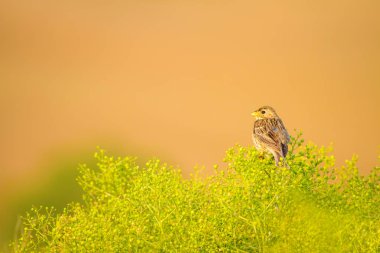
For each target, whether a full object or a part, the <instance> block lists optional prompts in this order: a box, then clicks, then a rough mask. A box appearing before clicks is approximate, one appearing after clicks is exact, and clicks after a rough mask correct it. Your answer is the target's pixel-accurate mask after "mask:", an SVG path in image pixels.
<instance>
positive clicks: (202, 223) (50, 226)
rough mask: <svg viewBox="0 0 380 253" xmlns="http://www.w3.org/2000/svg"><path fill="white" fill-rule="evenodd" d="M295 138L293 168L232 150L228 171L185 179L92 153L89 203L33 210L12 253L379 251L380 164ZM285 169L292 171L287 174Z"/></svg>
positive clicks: (83, 179) (165, 169) (155, 163)
mask: <svg viewBox="0 0 380 253" xmlns="http://www.w3.org/2000/svg"><path fill="white" fill-rule="evenodd" d="M330 153H331V150H330V149H328V148H324V147H317V146H315V145H312V144H308V145H303V140H301V139H300V135H297V137H295V138H292V144H291V147H290V152H289V155H288V159H287V166H285V167H275V166H274V162H273V160H272V158H271V157H269V156H263V155H262V154H260V153H258V152H257V151H256V150H255V149H254V148H251V147H241V146H235V147H233V148H231V149H229V150H228V151H227V155H226V158H225V162H226V164H227V168H226V169H218V168H217V166H215V173H214V175H213V176H210V177H207V178H200V177H198V176H193V177H192V178H191V179H183V178H182V176H181V173H180V171H179V170H177V169H174V168H173V167H170V166H168V165H167V164H165V163H162V162H160V161H159V160H151V161H149V162H147V163H146V165H145V166H144V167H143V168H141V167H139V166H138V165H137V163H136V159H135V158H131V157H126V158H116V159H115V158H113V157H110V156H107V155H106V154H105V152H104V151H103V150H100V151H99V152H98V153H96V154H95V158H96V159H97V161H98V168H97V169H90V168H88V167H87V166H86V165H83V166H81V167H80V174H81V175H80V177H79V178H78V182H79V184H80V186H81V187H82V188H83V190H84V195H83V198H84V204H71V205H69V206H68V207H67V208H66V209H65V210H64V211H63V212H62V213H58V214H57V213H55V211H54V209H52V208H38V209H36V208H34V209H32V212H31V213H29V214H27V215H26V217H25V218H24V228H23V230H22V231H21V235H20V238H19V239H18V240H16V241H15V242H14V243H13V244H12V249H13V251H14V252H158V251H159V252H379V251H380V211H379V210H380V168H379V167H377V168H374V169H373V170H372V172H371V173H370V175H368V176H365V177H364V176H360V175H359V174H358V170H357V167H356V165H355V162H356V158H355V157H354V158H353V159H352V160H351V161H348V162H347V164H346V166H345V167H343V168H340V169H335V168H334V157H333V156H331V155H330ZM287 167H288V168H287Z"/></svg>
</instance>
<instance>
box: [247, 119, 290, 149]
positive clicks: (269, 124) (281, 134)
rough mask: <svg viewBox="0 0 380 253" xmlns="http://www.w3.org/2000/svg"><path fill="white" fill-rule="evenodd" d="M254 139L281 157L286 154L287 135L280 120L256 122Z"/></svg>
mask: <svg viewBox="0 0 380 253" xmlns="http://www.w3.org/2000/svg"><path fill="white" fill-rule="evenodd" d="M254 133H255V135H256V138H258V140H259V141H260V142H262V143H263V144H265V145H266V146H268V148H270V149H272V150H273V151H275V152H276V153H279V154H282V155H283V156H285V155H286V153H287V149H288V148H287V144H288V142H289V134H288V132H287V131H286V129H285V127H284V125H283V123H282V121H281V120H280V119H267V120H263V121H261V122H258V124H257V125H255V131H254Z"/></svg>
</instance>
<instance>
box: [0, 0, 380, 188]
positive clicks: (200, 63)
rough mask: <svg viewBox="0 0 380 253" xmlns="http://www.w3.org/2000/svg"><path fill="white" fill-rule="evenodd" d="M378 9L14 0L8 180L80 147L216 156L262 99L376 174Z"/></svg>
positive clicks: (5, 111) (8, 19)
mask: <svg viewBox="0 0 380 253" xmlns="http://www.w3.org/2000/svg"><path fill="white" fill-rule="evenodd" d="M379 13H380V2H379V1H378V0H372V1H369V0H360V1H359V0H346V1H324V0H322V1H301V0H299V1H253V0H250V1H227V0H221V1H214V0H210V1H208V0H203V1H201V0H195V1H187V0H182V1H174V0H155V1H154V0H139V1H128V0H126V1H118V0H115V1H113V0H110V1H85V0H77V1H51V0H41V1H12V0H2V1H1V2H0V88H1V92H0V116H1V125H0V140H1V141H0V167H1V172H0V176H1V180H0V184H2V187H0V191H3V193H2V194H3V195H4V194H5V195H6V194H10V192H12V191H14V190H15V189H17V188H18V187H19V185H20V182H27V181H28V180H29V179H30V178H31V177H30V176H31V175H37V174H35V173H34V171H37V170H36V168H38V166H39V165H40V164H43V163H44V160H45V159H46V157H47V156H49V154H50V152H52V151H51V150H55V152H58V153H59V152H60V150H64V152H75V148H74V147H78V146H87V147H90V148H91V149H93V150H95V146H96V145H100V146H103V147H105V148H108V147H114V146H117V148H118V150H120V151H121V153H122V154H125V155H127V154H129V153H133V154H134V155H141V156H144V157H151V156H159V157H163V158H164V159H165V160H167V161H170V162H172V163H173V164H178V165H179V166H181V167H182V168H184V170H186V171H188V170H189V169H191V168H192V167H193V166H194V165H196V164H201V165H202V164H204V165H206V166H210V165H212V164H214V163H218V162H220V161H221V159H222V157H223V156H224V151H225V150H226V149H227V148H228V147H231V146H232V145H234V144H235V143H240V144H243V145H250V144H251V136H250V133H251V127H252V124H253V119H252V118H251V116H250V112H251V111H252V110H253V109H256V108H257V107H258V106H260V105H272V106H273V107H275V108H276V109H277V111H278V113H279V115H280V116H281V117H282V118H283V120H284V122H285V124H286V126H287V128H288V129H289V130H290V132H292V131H291V130H292V129H294V128H297V129H302V130H303V131H304V137H305V139H307V140H311V141H314V142H315V143H317V144H324V145H328V144H329V143H331V142H333V143H334V147H335V154H336V157H337V158H338V162H339V164H342V163H343V161H344V159H348V158H350V157H351V155H352V154H353V153H356V154H358V155H359V158H360V160H359V165H360V170H361V171H362V172H364V173H365V172H368V171H369V169H370V168H371V167H372V166H374V165H375V164H376V163H377V155H378V154H379V144H380V131H379V129H380V113H379V107H380V103H379V100H380V15H379ZM62 152H63V151H62ZM25 175H28V177H27V178H26V179H25V177H24V176H25ZM38 175H41V173H40V174H38ZM5 182H7V184H5Z"/></svg>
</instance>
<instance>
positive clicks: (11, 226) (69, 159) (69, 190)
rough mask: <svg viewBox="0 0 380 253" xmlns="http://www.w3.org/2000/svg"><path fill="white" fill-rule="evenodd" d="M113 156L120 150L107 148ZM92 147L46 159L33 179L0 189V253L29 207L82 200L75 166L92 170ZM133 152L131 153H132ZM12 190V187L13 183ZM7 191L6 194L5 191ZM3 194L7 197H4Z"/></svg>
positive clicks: (94, 149)
mask: <svg viewBox="0 0 380 253" xmlns="http://www.w3.org/2000/svg"><path fill="white" fill-rule="evenodd" d="M108 148H110V149H111V150H113V152H115V153H116V154H121V152H120V147H117V145H111V146H110V145H108ZM95 151H96V146H95V145H94V146H91V147H87V148H82V149H76V150H75V151H72V152H70V151H67V150H64V151H61V152H57V154H55V155H51V157H50V158H49V159H46V160H47V161H46V162H45V165H43V166H41V167H40V168H38V169H36V171H37V172H35V173H36V175H33V177H34V178H29V179H25V178H23V179H22V182H24V184H22V185H20V184H19V185H18V189H14V188H13V189H9V188H7V187H6V185H3V186H5V187H3V188H0V201H1V207H2V208H1V211H0V252H2V251H4V252H7V251H8V250H7V248H8V244H9V242H10V241H11V240H13V239H14V238H15V236H16V231H17V230H19V229H20V225H21V222H22V218H21V217H22V216H25V214H26V212H29V211H30V210H31V208H32V207H33V206H35V207H38V206H47V207H50V206H54V207H55V208H56V209H57V210H59V211H62V209H63V208H64V207H65V206H66V205H67V204H68V203H71V202H79V203H81V201H82V189H81V188H80V186H79V185H78V183H77V181H76V178H77V176H78V166H79V164H87V165H88V166H89V167H95V166H96V161H95V160H94V159H93V158H92V157H93V154H94V152H95ZM132 153H133V152H132ZM13 186H14V187H15V186H16V184H13ZM6 191H7V192H6ZM5 193H7V194H5Z"/></svg>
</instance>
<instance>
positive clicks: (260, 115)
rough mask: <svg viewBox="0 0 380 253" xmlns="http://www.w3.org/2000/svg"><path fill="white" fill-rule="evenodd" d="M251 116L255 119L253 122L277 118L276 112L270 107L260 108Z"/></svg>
mask: <svg viewBox="0 0 380 253" xmlns="http://www.w3.org/2000/svg"><path fill="white" fill-rule="evenodd" d="M251 115H252V116H253V117H255V120H258V119H273V118H278V115H277V113H276V111H275V110H274V109H273V108H272V107H270V106H262V107H260V108H259V109H257V110H256V111H254V112H253V113H252V114H251Z"/></svg>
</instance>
